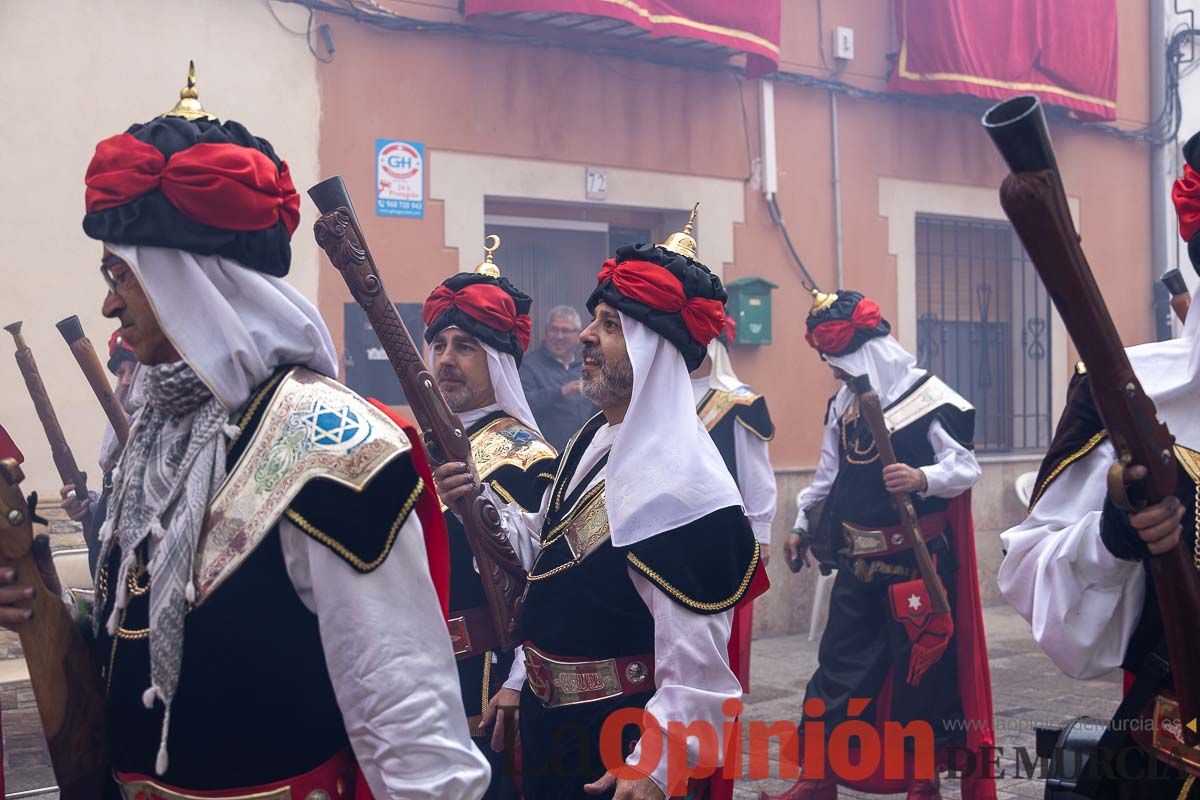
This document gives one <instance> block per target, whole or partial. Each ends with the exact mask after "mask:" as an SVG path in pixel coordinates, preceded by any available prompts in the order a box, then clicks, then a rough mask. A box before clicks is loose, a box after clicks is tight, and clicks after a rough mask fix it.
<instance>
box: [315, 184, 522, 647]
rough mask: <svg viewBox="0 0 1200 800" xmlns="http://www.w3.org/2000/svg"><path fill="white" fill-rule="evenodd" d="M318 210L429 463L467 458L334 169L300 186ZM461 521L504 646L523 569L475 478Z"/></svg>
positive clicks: (321, 232) (328, 246)
mask: <svg viewBox="0 0 1200 800" xmlns="http://www.w3.org/2000/svg"><path fill="white" fill-rule="evenodd" d="M308 195H309V197H311V198H312V199H313V202H314V203H316V205H317V208H318V210H320V212H321V214H322V216H321V218H320V219H319V220H317V222H316V224H315V225H314V226H313V233H314V234H315V235H316V238H317V244H318V245H319V246H320V247H321V249H322V250H324V251H325V254H326V255H327V256H328V257H329V260H330V262H332V263H333V266H335V267H336V268H337V270H338V272H340V273H341V275H342V279H343V280H345V282H346V285H347V286H348V287H349V288H350V293H351V294H352V295H354V299H355V300H357V301H358V304H359V305H360V306H362V309H363V311H365V312H366V315H367V319H368V320H369V321H370V323H371V327H372V328H373V329H374V330H375V333H376V335H377V336H378V337H379V342H380V344H382V345H383V350H384V352H385V353H387V357H388V361H389V362H391V365H392V369H393V370H394V371H395V373H396V377H397V378H399V379H400V384H401V386H403V388H404V395H405V397H406V398H407V399H408V405H409V407H410V408H412V412H413V416H415V417H416V418H417V424H418V425H420V426H421V431H422V437H421V438H422V439H423V440H424V442H425V449H426V450H427V451H428V452H429V456H430V458H431V459H432V460H433V461H435V462H437V463H443V464H444V463H446V462H449V461H462V462H465V463H469V462H470V460H471V441H470V438H469V437H468V436H467V433H466V428H465V427H464V426H463V424H462V421H461V420H460V419H459V418H458V415H457V414H455V413H454V412H453V411H451V410H450V406H449V405H448V404H447V403H446V398H445V397H444V396H443V395H442V392H441V390H440V389H438V386H437V383H436V382H435V381H434V379H433V375H432V374H430V372H429V370H428V368H426V366H425V363H424V362H423V361H422V360H421V355H420V352H419V351H418V350H417V347H416V345H415V344H414V343H413V339H412V335H411V334H410V333H409V332H408V329H407V328H406V327H405V326H404V321H403V320H402V319H400V315H399V314H398V313H397V312H396V306H395V305H394V304H393V303H392V301H391V300H390V299H389V298H388V295H387V292H386V291H385V290H384V287H383V281H382V279H381V278H380V276H379V269H378V268H377V267H376V265H375V259H374V258H373V257H372V256H371V251H370V250H369V249H368V248H367V242H366V239H365V237H364V236H363V232H362V228H361V227H360V226H359V224H358V217H357V216H356V215H355V213H354V207H353V205H351V203H350V195H349V194H348V193H347V191H346V185H345V183H344V182H343V181H342V178H341V177H340V176H335V177H332V178H329V179H327V180H324V181H322V182H320V183H318V184H317V185H316V186H313V187H312V188H311V189H309V190H308ZM455 510H456V511H457V512H458V514H459V516H460V517H461V518H462V521H463V528H464V529H465V530H466V534H467V543H468V544H469V545H470V547H471V552H472V553H473V554H474V555H475V561H476V563H477V564H478V565H479V577H480V579H481V581H482V583H483V589H484V594H485V595H486V596H487V605H488V609H489V611H490V612H491V616H492V624H493V625H494V627H495V629H496V633H497V638H498V639H499V641H500V646H501V647H502V648H504V649H511V648H512V647H514V646H516V645H517V644H520V642H521V638H520V632H519V630H518V625H519V620H518V617H519V615H520V610H519V605H520V600H521V596H522V594H523V593H524V591H525V580H526V573H525V569H524V567H523V566H522V565H521V561H520V559H519V558H517V554H516V552H514V550H513V548H512V544H511V543H510V542H509V541H508V539H507V537H506V536H505V534H504V531H503V530H502V529H501V523H500V514H499V512H498V511H497V510H496V506H495V505H494V504H493V503H492V502H491V500H489V499H488V497H487V495H485V494H484V493H483V487H482V486H479V485H478V484H477V485H476V486H475V492H474V494H472V495H471V496H468V497H467V498H465V499H463V500H462V501H460V502H458V503H457V504H456V508H455Z"/></svg>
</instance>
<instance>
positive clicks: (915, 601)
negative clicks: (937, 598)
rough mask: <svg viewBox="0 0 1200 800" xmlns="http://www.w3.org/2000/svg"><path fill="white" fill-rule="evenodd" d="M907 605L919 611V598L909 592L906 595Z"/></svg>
mask: <svg viewBox="0 0 1200 800" xmlns="http://www.w3.org/2000/svg"><path fill="white" fill-rule="evenodd" d="M908 607H909V608H911V609H912V610H913V611H920V610H921V598H920V597H918V596H917V595H915V594H910V595H909V596H908Z"/></svg>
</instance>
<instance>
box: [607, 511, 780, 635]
mask: <svg viewBox="0 0 1200 800" xmlns="http://www.w3.org/2000/svg"><path fill="white" fill-rule="evenodd" d="M625 550H626V555H625V557H626V559H627V560H628V561H629V565H630V566H631V567H633V568H634V569H635V570H637V571H638V572H640V573H641V574H642V575H644V576H645V577H646V578H647V579H649V580H650V581H651V582H653V583H654V584H655V585H657V586H658V587H659V588H660V589H662V590H663V591H664V592H666V594H667V596H669V597H670V598H671V599H672V600H674V601H675V602H677V603H679V604H680V605H682V606H684V607H686V608H689V609H691V610H692V611H696V612H698V613H700V614H719V613H721V612H722V611H728V610H729V609H731V608H733V607H734V606H735V605H737V603H738V601H739V600H741V599H742V597H743V596H744V595H745V594H746V590H747V589H749V588H750V582H751V580H752V579H753V578H754V572H755V570H757V569H758V564H759V560H760V557H759V545H758V542H757V541H755V539H754V531H753V530H752V529H751V528H750V521H749V520H748V519H746V515H745V514H744V513H742V509H741V508H739V507H736V506H731V507H729V508H722V509H718V510H717V511H714V512H712V513H711V514H707V515H705V516H703V517H701V518H700V519H698V520H696V521H695V522H690V523H688V524H687V525H684V526H682V527H680V528H676V529H674V530H671V531H667V532H666V533H660V534H658V535H657V536H652V537H651V538H649V539H646V540H644V541H641V542H637V543H636V544H632V545H630V546H629V547H627V548H625Z"/></svg>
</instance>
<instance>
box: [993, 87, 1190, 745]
mask: <svg viewBox="0 0 1200 800" xmlns="http://www.w3.org/2000/svg"><path fill="white" fill-rule="evenodd" d="M983 124H984V127H985V128H986V129H987V130H988V133H989V135H991V136H992V139H993V141H994V142H995V143H996V145H997V147H998V148H999V150H1000V152H1001V155H1003V156H1004V159H1005V161H1006V162H1007V163H1008V165H1009V168H1010V169H1011V170H1012V174H1010V175H1009V176H1008V177H1007V178H1005V179H1004V183H1003V185H1002V186H1001V187H1000V204H1001V206H1003V208H1004V213H1005V214H1006V215H1007V216H1008V218H1009V220H1011V221H1012V224H1013V227H1014V228H1015V229H1016V231H1017V235H1018V236H1019V237H1020V239H1021V243H1022V244H1023V245H1024V246H1025V250H1026V251H1027V252H1028V253H1029V257H1030V259H1031V260H1032V261H1033V265H1034V267H1035V268H1036V269H1037V272H1038V275H1039V276H1040V277H1041V280H1042V283H1043V284H1045V286H1046V291H1047V292H1048V293H1049V295H1050V299H1051V300H1053V301H1054V306H1055V308H1057V309H1058V313H1059V314H1060V315H1061V316H1062V319H1063V323H1064V324H1065V325H1066V328H1067V332H1068V333H1070V335H1071V340H1072V341H1073V342H1074V343H1075V347H1076V349H1077V350H1078V351H1079V355H1080V357H1081V358H1082V359H1083V361H1084V363H1086V364H1087V369H1088V378H1089V383H1090V385H1091V390H1092V396H1093V398H1094V399H1095V402H1096V407H1097V409H1098V410H1099V412H1100V416H1101V418H1102V419H1103V420H1104V427H1105V429H1106V430H1107V432H1108V436H1109V439H1110V440H1111V442H1112V445H1113V448H1114V449H1115V450H1116V452H1117V458H1118V460H1117V463H1115V464H1114V465H1113V468H1112V471H1110V474H1109V494H1110V496H1111V497H1112V498H1113V500H1114V502H1116V503H1118V504H1121V503H1122V502H1124V505H1125V506H1126V507H1127V508H1128V509H1130V510H1133V509H1137V508H1143V507H1145V506H1146V505H1151V504H1154V503H1158V502H1160V501H1162V500H1163V499H1165V498H1167V497H1169V496H1171V495H1172V494H1174V493H1175V484H1176V481H1177V479H1178V474H1179V472H1178V470H1179V468H1178V465H1177V463H1176V460H1175V454H1174V443H1175V438H1174V437H1173V436H1172V435H1171V432H1170V431H1169V430H1167V427H1166V425H1164V424H1163V423H1162V422H1160V421H1159V419H1158V416H1157V412H1156V410H1155V408H1154V403H1153V401H1151V399H1150V398H1149V397H1148V396H1147V395H1146V392H1145V391H1144V390H1143V389H1142V385H1141V382H1140V381H1139V380H1138V378H1137V375H1135V374H1134V372H1133V367H1132V366H1131V365H1130V363H1129V358H1128V356H1127V355H1126V354H1125V349H1124V346H1123V345H1122V344H1121V339H1120V337H1119V336H1118V335H1117V329H1116V326H1115V325H1113V321H1112V317H1111V316H1110V315H1109V313H1108V307H1107V306H1106V305H1105V303H1104V298H1103V296H1102V295H1101V294H1100V288H1099V287H1098V286H1097V285H1096V279H1095V277H1094V276H1093V274H1092V270H1091V267H1090V266H1089V265H1088V262H1087V258H1086V256H1084V253H1083V248H1082V247H1081V246H1080V238H1079V234H1078V233H1077V232H1076V230H1075V226H1074V223H1073V222H1072V221H1071V213H1070V209H1069V208H1068V206H1067V195H1066V191H1065V190H1064V188H1063V185H1062V179H1061V178H1060V176H1059V173H1058V168H1057V165H1056V163H1055V160H1054V151H1053V148H1052V146H1051V144H1050V137H1049V133H1048V132H1047V129H1046V122H1045V118H1044V117H1043V116H1042V110H1041V104H1040V103H1039V101H1038V99H1037V98H1036V97H1034V96H1032V95H1025V96H1022V97H1017V98H1013V99H1012V100H1007V101H1005V102H1003V103H1000V104H998V105H996V106H994V107H993V108H992V109H991V110H989V111H988V112H987V114H985V115H984V118H983ZM1134 464H1139V465H1141V466H1143V467H1145V468H1146V470H1147V473H1148V474H1147V476H1146V478H1145V479H1144V480H1142V481H1139V482H1138V483H1137V484H1131V485H1128V486H1126V485H1125V484H1124V470H1125V467H1127V466H1130V465H1134ZM1122 495H1124V496H1122ZM1189 556H1190V554H1189V553H1187V552H1186V551H1185V549H1184V545H1183V543H1182V542H1181V543H1180V546H1179V547H1177V548H1175V549H1174V550H1172V551H1171V552H1169V553H1164V554H1163V555H1161V556H1157V557H1153V558H1151V559H1149V565H1150V573H1151V575H1152V577H1153V580H1154V590H1155V594H1156V595H1157V597H1158V604H1159V607H1160V608H1161V610H1162V618H1163V628H1164V630H1165V633H1166V639H1167V650H1168V653H1169V655H1170V659H1171V672H1172V675H1173V679H1174V685H1175V689H1176V692H1177V694H1178V697H1179V704H1180V710H1181V712H1182V717H1181V718H1182V719H1183V720H1184V722H1185V723H1187V722H1188V721H1190V720H1193V719H1195V718H1196V717H1197V715H1200V637H1197V636H1196V624H1197V620H1200V572H1198V571H1197V569H1196V568H1195V566H1194V565H1193V564H1192V563H1190V561H1191V559H1190V558H1189ZM1183 735H1184V738H1185V739H1186V740H1187V741H1188V743H1189V744H1196V743H1197V741H1198V738H1200V737H1197V735H1196V732H1195V731H1193V730H1192V729H1190V728H1188V727H1187V725H1186V724H1185V725H1184V730H1183Z"/></svg>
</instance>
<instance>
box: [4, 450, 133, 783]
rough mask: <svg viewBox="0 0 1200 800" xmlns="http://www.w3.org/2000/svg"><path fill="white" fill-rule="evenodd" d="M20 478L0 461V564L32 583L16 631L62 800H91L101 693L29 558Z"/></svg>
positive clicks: (96, 778) (100, 752)
mask: <svg viewBox="0 0 1200 800" xmlns="http://www.w3.org/2000/svg"><path fill="white" fill-rule="evenodd" d="M23 478H24V475H23V474H22V472H21V468H20V466H18V465H17V462H16V461H14V460H12V459H4V460H0V566H4V567H12V568H14V569H15V570H16V573H17V580H18V581H19V582H20V583H21V584H22V585H25V586H32V587H33V590H34V595H33V599H32V600H30V601H29V604H28V606H27V607H28V608H32V609H33V617H32V618H31V619H30V620H29V621H28V622H26V623H23V624H22V625H20V626H19V628H18V629H17V633H18V634H19V635H20V637H21V649H22V650H23V651H24V653H25V661H26V663H27V664H28V665H29V678H30V681H31V682H32V683H33V694H34V698H35V699H36V700H37V707H38V714H39V715H40V716H41V718H42V729H43V731H44V732H45V734H46V745H47V747H48V749H49V751H50V763H51V765H52V766H53V767H54V777H55V779H56V780H57V781H58V790H59V796H60V797H61V798H62V800H96V799H97V798H100V797H103V796H104V794H105V792H104V787H105V785H106V784H107V782H108V781H109V780H110V778H109V772H108V751H107V747H106V743H105V727H104V693H103V688H102V687H101V685H100V675H99V673H97V671H96V669H95V666H94V664H93V662H92V657H91V654H90V653H89V652H88V647H87V644H86V643H85V642H84V641H83V637H82V636H81V635H80V633H79V629H78V628H77V627H76V625H75V621H74V620H72V619H71V615H70V614H69V613H68V612H67V608H66V606H65V605H63V602H62V600H61V599H60V598H59V597H58V595H56V594H55V593H54V592H52V591H50V590H49V589H47V588H46V585H45V583H43V582H42V578H41V574H40V573H39V572H38V568H37V564H36V563H35V562H34V558H33V551H32V546H33V525H32V520H31V515H30V513H29V507H28V505H26V503H25V500H24V498H23V496H22V495H21V486H20V482H21V480H22V479H23Z"/></svg>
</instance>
